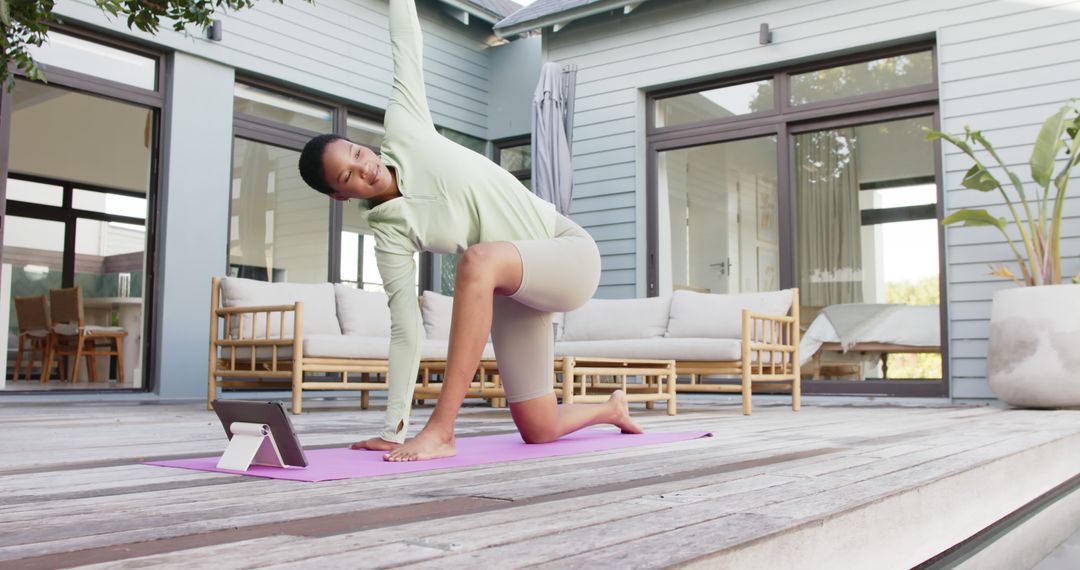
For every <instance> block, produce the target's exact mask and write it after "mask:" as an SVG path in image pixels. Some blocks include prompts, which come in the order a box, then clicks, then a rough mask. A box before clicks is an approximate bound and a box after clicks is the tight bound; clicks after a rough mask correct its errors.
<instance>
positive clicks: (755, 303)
mask: <svg viewBox="0 0 1080 570" xmlns="http://www.w3.org/2000/svg"><path fill="white" fill-rule="evenodd" d="M792 298H793V297H792V290H791V289H784V290H783V291H770V292H766V293H742V294H732V295H724V294H713V293H698V292H695V291H676V292H675V294H674V295H672V297H671V318H670V319H669V320H668V324H667V334H666V335H665V336H667V337H671V338H737V339H741V338H742V310H743V309H750V310H751V311H754V312H756V313H763V314H766V315H781V316H782V315H786V314H788V311H789V310H790V309H791V300H792Z"/></svg>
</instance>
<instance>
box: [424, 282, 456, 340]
mask: <svg viewBox="0 0 1080 570" xmlns="http://www.w3.org/2000/svg"><path fill="white" fill-rule="evenodd" d="M420 310H421V312H422V313H423V315H424V332H425V333H426V334H427V338H434V339H441V340H446V339H449V338H450V319H451V318H453V316H454V298H453V297H447V296H446V295H440V294H438V293H436V292H434V291H424V296H423V297H422V298H421V302H420Z"/></svg>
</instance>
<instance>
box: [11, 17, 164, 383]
mask: <svg viewBox="0 0 1080 570" xmlns="http://www.w3.org/2000/svg"><path fill="white" fill-rule="evenodd" d="M50 37H52V38H53V40H52V43H51V44H50V47H49V49H48V50H46V51H43V52H41V54H42V57H43V60H42V61H43V62H46V63H48V64H50V65H53V66H55V67H54V68H53V71H55V70H57V69H73V70H74V71H76V72H78V73H81V74H91V75H97V76H100V77H104V78H105V79H109V80H112V81H115V82H121V83H126V84H128V85H132V86H135V87H140V88H144V89H147V90H151V89H154V88H155V86H156V83H155V82H156V76H155V74H156V66H157V61H158V60H157V59H156V58H153V57H149V56H142V55H138V54H135V53H132V52H128V51H124V50H120V49H116V48H113V47H110V46H106V45H100V44H96V43H92V42H89V41H86V40H82V39H79V38H76V37H74V36H69V35H67V34H55V35H54V33H50ZM48 77H49V79H50V83H49V84H41V83H36V82H31V81H26V80H24V79H21V78H17V79H16V80H15V87H14V89H13V90H12V92H11V93H10V96H9V97H10V98H9V99H7V100H6V101H5V102H10V103H11V121H10V125H4V128H9V129H10V131H9V135H10V148H9V151H8V172H7V178H6V188H7V202H6V205H5V220H6V227H5V231H4V256H5V263H10V264H11V265H12V276H11V283H10V285H11V295H12V296H13V297H21V296H32V295H33V296H36V295H42V294H45V295H48V293H49V291H50V290H51V289H56V288H61V287H73V286H79V287H81V288H82V296H83V306H84V314H85V318H86V322H87V324H91V325H105V326H120V327H123V329H124V331H125V332H126V333H127V334H126V336H125V337H124V339H123V341H122V343H123V346H122V348H123V356H122V359H121V358H116V359H108V358H101V359H100V361H99V362H97V366H96V368H97V382H90V381H89V379H88V374H87V370H86V368H85V365H80V367H79V371H78V373H77V375H76V381H75V382H74V383H69V382H66V381H61V380H60V377H61V376H63V377H65V378H66V374H63V375H61V374H58V373H57V371H56V370H54V371H53V373H52V375H51V376H52V382H50V383H48V384H45V385H42V384H40V382H39V381H38V378H39V377H38V375H37V374H38V372H39V371H37V370H35V371H34V372H35V374H34V376H33V380H32V382H30V383H27V382H25V381H21V382H20V381H12V382H8V383H7V385H6V388H7V389H8V390H42V389H44V390H72V389H86V388H92V389H144V388H146V387H147V386H146V382H145V381H144V377H143V374H142V369H143V356H144V355H143V347H144V342H143V332H144V328H145V326H146V322H147V316H148V315H147V310H146V309H147V308H148V307H149V306H150V304H149V303H148V300H149V296H148V294H147V293H148V292H149V290H150V286H149V285H150V284H149V283H147V282H146V273H147V272H146V267H147V264H148V263H152V259H150V258H149V256H150V253H151V252H152V247H151V246H152V244H151V242H150V241H149V235H150V233H149V231H148V230H149V227H148V226H149V223H150V219H149V212H150V211H151V208H152V206H151V204H152V202H153V200H154V189H155V187H156V180H155V176H154V168H153V165H154V161H155V158H156V156H155V152H156V132H157V129H158V120H159V116H160V112H159V109H160V99H157V101H158V103H153V101H154V97H152V96H150V95H148V94H141V95H133V97H135V99H137V100H138V102H132V101H127V100H124V97H125V96H126V95H128V94H129V91H126V90H124V89H119V88H116V87H115V86H112V87H101V86H100V84H99V83H97V82H87V81H86V80H85V78H81V77H76V76H75V75H73V74H65V73H51V74H49V76H48ZM69 87H75V88H77V90H76V89H70V88H69ZM99 89H102V90H104V91H105V92H107V94H108V96H107V97H106V96H101V95H100V94H98V93H97V90H99ZM12 307H14V303H12ZM9 322H10V327H11V328H10V329H9V334H12V333H13V332H15V331H17V326H18V319H17V316H16V314H15V313H14V312H12V313H11V315H10V321H9ZM121 366H122V367H123V368H122V372H123V382H121V381H120V380H119V378H120V374H119V372H120V371H121V369H120V367H121Z"/></svg>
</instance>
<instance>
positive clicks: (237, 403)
mask: <svg viewBox="0 0 1080 570" xmlns="http://www.w3.org/2000/svg"><path fill="white" fill-rule="evenodd" d="M212 404H213V406H214V412H215V413H217V416H218V419H219V420H221V426H222V427H224V428H225V435H227V436H228V437H229V439H232V436H233V434H232V431H231V430H230V429H229V426H230V425H232V423H233V422H249V423H253V424H266V425H268V426H270V433H272V434H274V442H276V443H277V446H278V451H279V452H281V459H282V460H283V461H284V462H285V465H289V466H292V467H307V464H308V461H307V457H305V456H304V448H302V447H300V441H299V440H297V439H296V432H295V431H293V427H292V422H291V421H289V414H288V413H286V411H285V405H284V404H282V403H281V402H254V401H249V400H214V401H213V402H212Z"/></svg>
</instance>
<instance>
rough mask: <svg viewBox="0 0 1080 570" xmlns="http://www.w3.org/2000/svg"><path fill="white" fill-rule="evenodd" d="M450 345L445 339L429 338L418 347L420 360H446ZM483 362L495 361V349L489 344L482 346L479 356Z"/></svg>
mask: <svg viewBox="0 0 1080 570" xmlns="http://www.w3.org/2000/svg"><path fill="white" fill-rule="evenodd" d="M449 348H450V343H449V342H448V341H447V340H446V339H439V338H429V339H426V340H424V341H423V343H422V344H421V345H420V358H423V359H425V360H446V353H447V352H448V350H449ZM480 358H482V359H484V360H494V359H495V348H494V347H493V346H492V345H491V343H490V342H489V343H487V344H485V345H484V352H483V353H482V354H481V355H480Z"/></svg>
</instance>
